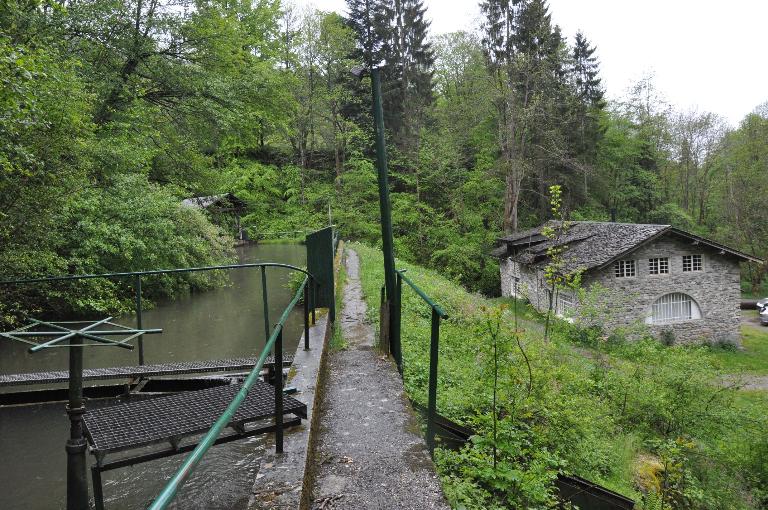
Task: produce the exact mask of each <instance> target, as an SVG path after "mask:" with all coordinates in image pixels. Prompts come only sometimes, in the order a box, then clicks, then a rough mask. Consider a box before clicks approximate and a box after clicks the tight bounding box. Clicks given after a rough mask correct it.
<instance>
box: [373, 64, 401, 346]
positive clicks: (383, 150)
mask: <svg viewBox="0 0 768 510" xmlns="http://www.w3.org/2000/svg"><path fill="white" fill-rule="evenodd" d="M371 93H372V94H373V117H374V127H375V132H376V163H377V167H378V173H379V209H380V212H381V239H382V250H383V252H384V283H385V286H386V288H387V299H388V300H389V307H390V308H389V312H390V313H389V320H390V323H389V325H390V327H389V330H390V332H391V331H392V330H393V328H392V325H393V324H392V320H393V318H394V316H395V315H396V314H395V313H393V312H394V311H395V310H394V309H393V307H392V306H393V301H394V300H393V298H394V296H395V252H394V242H393V239H392V206H391V204H390V200H389V182H388V178H387V147H386V140H385V136H384V109H383V106H382V100H381V70H380V69H371Z"/></svg>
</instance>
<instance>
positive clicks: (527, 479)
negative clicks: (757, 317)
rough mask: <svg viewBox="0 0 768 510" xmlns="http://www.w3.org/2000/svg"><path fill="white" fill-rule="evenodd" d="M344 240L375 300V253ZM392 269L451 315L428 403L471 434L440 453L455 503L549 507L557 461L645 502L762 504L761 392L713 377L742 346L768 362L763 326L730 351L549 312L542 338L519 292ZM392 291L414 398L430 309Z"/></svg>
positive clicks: (422, 379) (423, 373) (419, 391)
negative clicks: (601, 330) (635, 335)
mask: <svg viewBox="0 0 768 510" xmlns="http://www.w3.org/2000/svg"><path fill="white" fill-rule="evenodd" d="M352 248H353V249H355V250H357V252H358V254H359V255H360V256H361V261H362V273H361V274H362V279H363V288H364V292H365V295H366V296H367V298H368V301H369V305H370V308H369V310H375V309H376V305H377V301H378V296H379V289H380V287H381V285H382V282H383V268H382V267H383V266H382V258H381V255H380V253H379V252H378V251H377V250H374V249H371V248H368V247H366V246H363V245H359V244H358V245H354V246H352ZM399 266H400V267H405V268H407V269H408V273H409V275H410V277H411V278H412V279H413V280H414V281H416V282H417V283H418V284H419V285H420V286H422V287H423V288H424V289H425V291H426V292H427V293H428V294H429V295H430V296H432V297H433V298H435V299H436V300H437V301H438V302H439V303H440V304H441V305H442V306H443V307H444V308H445V309H446V310H447V311H448V313H449V315H450V316H451V318H450V319H449V320H448V321H445V322H444V323H443V326H442V328H441V345H440V371H439V379H440V380H439V388H438V409H439V412H440V413H442V414H444V415H446V416H448V417H449V418H452V419H454V420H457V421H459V422H461V423H464V424H466V425H469V426H471V427H472V428H473V429H475V430H476V431H477V432H478V435H477V436H476V437H474V438H473V440H472V441H471V443H470V444H468V445H467V446H466V447H465V448H463V449H462V450H460V451H451V450H441V451H440V452H439V454H438V456H437V463H438V467H439V470H440V472H441V477H442V480H443V484H444V488H445V492H446V494H447V495H448V497H449V499H450V500H451V503H452V505H453V506H454V507H456V508H467V509H470V508H477V509H480V508H548V507H550V506H551V505H552V504H553V488H552V485H551V481H552V479H553V478H554V476H555V474H556V473H557V472H559V471H562V472H565V473H575V474H577V475H580V476H584V477H586V478H588V479H592V480H594V481H596V482H598V483H601V484H603V485H605V486H607V487H609V488H611V489H614V490H616V491H618V492H620V493H623V494H625V495H627V496H630V497H632V498H634V499H636V500H637V501H639V502H640V504H639V508H642V509H657V508H658V509H660V508H697V509H699V508H701V509H704V508H707V509H710V508H711V509H721V508H744V509H747V508H763V507H764V505H765V504H766V503H768V500H766V497H768V494H766V493H765V483H766V481H768V470H766V468H767V467H768V466H767V465H766V464H765V458H766V448H768V435H766V430H768V428H767V427H768V421H767V420H768V417H767V416H766V414H765V403H766V398H767V397H766V395H767V393H765V392H742V391H740V390H738V388H737V387H733V386H729V385H728V384H727V383H725V384H720V383H719V381H721V378H722V377H723V376H724V375H725V374H727V373H738V370H737V369H738V368H741V367H740V366H738V364H737V363H736V362H734V361H733V360H735V359H739V358H738V357H739V356H747V357H749V359H755V360H760V361H759V362H758V361H755V364H754V365H751V366H758V363H763V364H764V363H765V362H766V361H768V355H767V354H766V352H765V351H764V347H765V345H766V344H768V334H765V333H763V332H761V331H760V330H756V331H757V332H758V333H759V335H757V334H756V335H755V336H754V337H752V338H751V339H750V340H747V343H746V351H745V352H744V353H738V352H731V351H722V350H720V349H713V348H708V347H701V348H690V347H689V348H686V347H665V346H663V345H661V344H660V343H658V342H656V341H653V340H641V341H638V342H631V343H630V342H624V341H622V340H620V339H618V338H615V337H614V338H612V339H611V340H606V339H604V337H603V336H602V335H600V334H596V332H592V333H589V332H587V333H584V332H583V331H578V330H577V329H576V328H574V327H573V326H571V325H568V324H567V323H564V322H561V321H557V323H556V324H555V326H554V328H553V332H552V337H551V340H550V341H549V342H545V341H544V340H543V334H542V330H543V327H542V322H543V321H542V320H541V319H540V318H537V314H536V313H534V312H531V311H530V310H528V309H527V307H526V306H525V305H524V304H523V303H521V302H518V303H515V302H514V301H511V300H498V299H497V300H488V299H486V298H484V297H482V296H480V295H477V294H471V293H468V292H467V291H466V290H464V289H463V288H461V287H460V286H457V285H455V284H454V283H452V282H450V281H449V280H447V279H446V278H444V277H443V276H442V275H440V274H438V273H437V272H434V271H430V270H426V269H423V268H421V267H419V266H415V265H411V264H407V263H401V264H399ZM403 292H404V298H403V313H404V318H403V324H404V330H403V345H404V347H403V349H404V378H405V384H406V389H407V391H408V393H409V395H410V396H411V398H413V399H415V400H416V401H417V402H420V403H422V404H424V403H425V402H426V389H427V373H428V371H427V365H428V348H429V330H430V309H429V307H428V306H427V305H426V304H425V303H424V302H423V301H422V300H421V298H419V297H418V296H417V295H416V294H415V293H413V292H411V291H410V290H409V289H408V288H404V291H403ZM515 307H517V308H518V314H517V317H518V327H517V328H515V326H514V324H515V320H516V319H515V317H516V315H515V313H514V309H515ZM370 313H371V319H372V320H376V314H375V313H374V312H370ZM516 331H517V333H516ZM494 346H495V349H496V357H497V363H496V364H494ZM528 363H530V372H529V369H528ZM494 379H496V384H494ZM494 390H495V393H496V406H495V412H494V404H493V402H494ZM494 416H495V417H496V420H494V419H493V417H494ZM494 427H495V428H496V433H495V437H494ZM494 451H495V455H494ZM494 456H495V457H496V462H495V467H494Z"/></svg>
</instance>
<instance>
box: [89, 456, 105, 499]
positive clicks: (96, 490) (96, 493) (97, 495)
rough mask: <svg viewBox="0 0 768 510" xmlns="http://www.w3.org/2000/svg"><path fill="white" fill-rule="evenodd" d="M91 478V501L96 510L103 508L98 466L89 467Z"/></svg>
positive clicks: (102, 492)
mask: <svg viewBox="0 0 768 510" xmlns="http://www.w3.org/2000/svg"><path fill="white" fill-rule="evenodd" d="M91 478H92V479H93V502H94V503H95V506H96V510H104V487H103V486H102V481H101V468H100V467H99V466H93V467H91Z"/></svg>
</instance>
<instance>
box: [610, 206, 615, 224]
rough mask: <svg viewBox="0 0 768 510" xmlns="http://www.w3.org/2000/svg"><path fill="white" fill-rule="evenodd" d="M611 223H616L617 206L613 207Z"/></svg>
mask: <svg viewBox="0 0 768 510" xmlns="http://www.w3.org/2000/svg"><path fill="white" fill-rule="evenodd" d="M611 223H616V208H615V207H611Z"/></svg>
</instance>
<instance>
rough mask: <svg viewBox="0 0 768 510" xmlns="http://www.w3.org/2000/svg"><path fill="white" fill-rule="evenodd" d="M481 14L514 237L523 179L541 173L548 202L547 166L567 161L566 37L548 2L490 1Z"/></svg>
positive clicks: (507, 226) (507, 219)
mask: <svg viewBox="0 0 768 510" xmlns="http://www.w3.org/2000/svg"><path fill="white" fill-rule="evenodd" d="M481 10H482V12H483V15H484V18H485V19H484V22H483V46H484V50H485V55H486V61H487V67H488V71H489V73H490V74H491V76H492V77H493V79H494V83H495V87H496V98H495V106H496V110H497V126H498V138H499V147H500V157H499V169H500V171H501V173H502V174H503V175H504V179H505V196H504V231H505V232H514V231H516V230H517V228H518V221H519V220H518V217H519V206H520V199H521V192H522V186H523V182H524V180H525V179H526V178H527V177H528V176H530V175H531V173H532V172H533V171H536V173H537V174H538V177H539V179H538V181H539V184H538V187H539V195H540V200H539V201H538V202H539V205H541V203H546V194H545V193H543V192H542V190H545V189H546V184H545V182H544V179H543V177H544V173H545V167H544V166H543V165H544V164H545V161H546V159H548V158H552V157H554V158H556V159H562V148H561V147H560V145H561V144H560V140H559V138H560V135H559V133H558V131H559V129H558V126H557V119H556V118H555V115H556V111H557V103H558V100H559V97H560V92H561V89H562V80H563V78H564V69H563V62H564V60H563V54H562V46H563V45H562V36H561V34H560V30H559V28H557V27H553V26H552V22H551V16H550V14H549V11H548V6H547V3H546V1H545V0H520V1H518V2H509V1H508V0H487V1H485V2H483V3H482V4H481ZM541 200H543V201H544V202H541Z"/></svg>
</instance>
